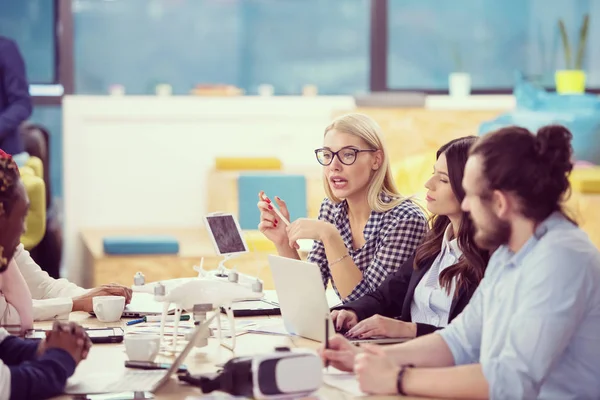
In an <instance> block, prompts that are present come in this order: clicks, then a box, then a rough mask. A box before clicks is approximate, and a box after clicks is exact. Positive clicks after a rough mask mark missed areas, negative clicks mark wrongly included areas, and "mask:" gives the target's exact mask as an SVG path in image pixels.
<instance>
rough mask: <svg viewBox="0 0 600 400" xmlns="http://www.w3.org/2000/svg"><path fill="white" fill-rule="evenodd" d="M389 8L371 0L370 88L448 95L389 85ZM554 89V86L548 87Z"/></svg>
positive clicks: (502, 90)
mask: <svg viewBox="0 0 600 400" xmlns="http://www.w3.org/2000/svg"><path fill="white" fill-rule="evenodd" d="M388 8H389V0H371V27H370V36H371V38H370V39H371V52H370V57H371V59H370V67H371V68H370V72H369V74H370V76H369V82H370V89H371V92H419V93H425V94H430V95H448V94H449V92H448V90H447V89H425V88H418V87H415V88H402V89H395V88H390V87H389V86H388V74H387V72H388V71H387V65H388V36H389V24H388ZM545 89H546V90H551V91H554V90H555V88H554V87H546V88H545ZM585 91H586V93H595V94H600V87H586V90H585ZM512 93H513V88H512V87H498V88H486V89H471V95H478V94H511V95H512Z"/></svg>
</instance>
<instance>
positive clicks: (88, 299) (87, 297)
mask: <svg viewBox="0 0 600 400" xmlns="http://www.w3.org/2000/svg"><path fill="white" fill-rule="evenodd" d="M131 293H132V291H131V289H130V288H128V287H125V286H122V285H119V284H117V283H111V284H109V285H102V286H100V287H97V288H94V289H92V290H90V291H88V292H87V293H86V294H83V295H81V296H77V297H74V298H73V311H85V312H92V311H94V303H93V298H94V297H97V296H123V297H125V304H126V305H127V304H129V302H130V301H131Z"/></svg>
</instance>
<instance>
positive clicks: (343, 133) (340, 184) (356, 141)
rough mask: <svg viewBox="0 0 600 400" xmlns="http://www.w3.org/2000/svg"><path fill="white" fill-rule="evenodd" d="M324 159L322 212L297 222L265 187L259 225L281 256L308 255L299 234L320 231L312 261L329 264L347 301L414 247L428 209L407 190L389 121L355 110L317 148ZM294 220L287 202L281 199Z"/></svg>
mask: <svg viewBox="0 0 600 400" xmlns="http://www.w3.org/2000/svg"><path fill="white" fill-rule="evenodd" d="M315 154H316V158H317V161H318V162H319V164H321V165H322V166H323V184H324V186H325V192H326V193H327V198H325V200H323V202H322V204H321V209H320V211H319V216H318V218H317V219H308V218H301V219H297V220H295V221H293V222H291V224H290V226H289V227H286V225H285V224H284V223H283V222H282V221H281V220H280V218H279V217H278V216H277V214H276V213H275V212H274V211H273V203H272V200H271V199H269V198H264V197H263V195H264V193H263V192H261V193H259V202H258V208H259V210H260V212H261V214H260V215H261V216H260V223H259V225H258V229H259V230H260V231H261V232H262V233H263V234H264V235H265V236H266V237H267V238H268V239H270V240H271V241H272V242H273V243H274V244H275V246H276V248H277V252H278V253H279V255H280V256H283V257H289V258H294V259H300V256H299V254H298V251H297V244H296V241H297V240H298V239H313V240H314V245H313V248H312V250H311V251H310V253H309V255H308V261H309V262H312V263H315V264H317V265H318V266H319V268H320V270H321V275H322V278H323V284H324V285H325V286H327V284H328V282H329V281H330V280H331V283H332V286H333V288H334V290H335V292H336V293H337V295H338V296H339V297H340V299H341V300H342V301H343V302H349V301H353V300H356V299H359V298H361V297H362V296H364V295H366V294H368V293H371V292H373V291H375V290H376V289H377V288H378V287H379V285H381V283H382V282H383V281H384V280H385V278H386V277H387V276H388V275H389V274H390V273H393V272H394V271H395V270H396V269H398V268H399V267H400V266H401V265H402V264H403V263H404V262H406V260H407V259H408V258H409V257H410V256H411V255H412V254H413V253H414V251H415V249H416V248H417V245H418V244H419V243H420V242H421V240H422V239H423V237H424V236H425V232H426V231H427V220H426V218H425V216H424V214H423V212H422V211H421V209H420V208H419V207H418V206H417V205H416V204H415V203H413V202H412V201H411V200H410V199H407V198H405V197H403V196H402V195H400V193H399V192H398V189H397V188H396V185H395V183H394V179H393V177H392V172H391V168H390V161H389V157H388V154H387V150H386V149H385V146H384V144H383V138H382V134H381V129H380V127H379V126H378V125H377V123H376V122H375V121H373V120H372V119H371V118H369V117H368V116H366V115H363V114H347V115H344V116H341V117H339V118H337V119H335V120H334V121H333V123H331V125H329V126H328V127H327V128H326V129H325V134H324V143H323V147H322V148H319V149H317V150H315ZM274 200H275V201H276V202H277V205H278V206H279V208H280V211H281V213H282V214H283V216H284V217H285V218H286V219H288V220H289V218H290V216H289V212H288V210H287V207H286V205H285V202H284V201H283V200H282V199H280V198H279V197H275V199H274Z"/></svg>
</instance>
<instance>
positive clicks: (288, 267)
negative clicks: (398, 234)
mask: <svg viewBox="0 0 600 400" xmlns="http://www.w3.org/2000/svg"><path fill="white" fill-rule="evenodd" d="M269 266H270V267H271V273H272V274H273V281H274V283H275V290H276V291H277V299H278V301H279V307H280V308H281V316H282V318H283V323H284V325H285V328H286V330H287V331H288V332H289V333H291V334H294V335H298V336H302V337H305V338H307V339H312V340H316V341H318V342H324V341H325V324H326V323H328V324H329V332H330V335H331V334H333V332H335V330H334V329H335V328H334V326H333V322H332V321H331V318H329V314H330V309H329V306H328V304H327V298H326V294H325V288H324V287H323V280H322V278H321V271H320V270H319V266H318V265H316V264H313V263H309V262H305V261H300V260H295V259H291V258H287V257H280V256H275V255H269ZM348 340H350V342H352V343H355V344H357V343H380V344H392V343H402V342H405V341H407V340H409V339H408V338H381V337H378V338H377V337H375V338H366V339H348Z"/></svg>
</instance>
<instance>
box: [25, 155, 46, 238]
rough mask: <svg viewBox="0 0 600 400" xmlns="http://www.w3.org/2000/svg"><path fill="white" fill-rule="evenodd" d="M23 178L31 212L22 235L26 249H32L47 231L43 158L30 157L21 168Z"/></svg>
mask: <svg viewBox="0 0 600 400" xmlns="http://www.w3.org/2000/svg"><path fill="white" fill-rule="evenodd" d="M19 172H20V174H21V180H22V181H23V184H24V185H25V190H26V191H27V196H28V197H29V203H30V205H29V212H28V213H27V217H26V220H25V225H26V226H27V231H26V232H25V233H24V234H23V235H22V236H21V243H23V246H25V249H27V250H31V249H33V248H34V247H35V246H37V245H38V243H40V241H41V240H42V239H43V237H44V234H45V233H46V185H45V183H44V178H43V176H44V166H43V164H42V160H40V159H39V158H37V157H30V158H29V160H28V161H27V163H26V164H25V165H24V166H22V167H21V168H19Z"/></svg>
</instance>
